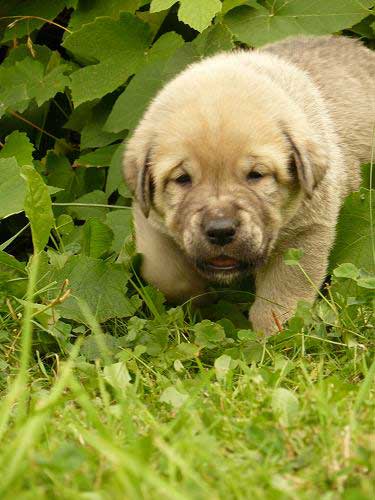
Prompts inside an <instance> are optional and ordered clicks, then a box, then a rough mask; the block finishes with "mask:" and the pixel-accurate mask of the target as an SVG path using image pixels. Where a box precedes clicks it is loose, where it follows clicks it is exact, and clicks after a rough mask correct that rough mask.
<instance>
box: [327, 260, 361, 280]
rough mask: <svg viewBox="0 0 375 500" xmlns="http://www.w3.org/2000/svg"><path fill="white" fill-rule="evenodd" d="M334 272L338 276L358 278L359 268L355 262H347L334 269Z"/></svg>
mask: <svg viewBox="0 0 375 500" xmlns="http://www.w3.org/2000/svg"><path fill="white" fill-rule="evenodd" d="M333 274H334V275H335V276H337V277H338V278H349V279H352V280H356V279H357V278H358V275H359V269H358V267H357V266H355V265H354V264H351V263H350V262H347V263H345V264H340V265H339V266H338V267H336V269H334V271H333Z"/></svg>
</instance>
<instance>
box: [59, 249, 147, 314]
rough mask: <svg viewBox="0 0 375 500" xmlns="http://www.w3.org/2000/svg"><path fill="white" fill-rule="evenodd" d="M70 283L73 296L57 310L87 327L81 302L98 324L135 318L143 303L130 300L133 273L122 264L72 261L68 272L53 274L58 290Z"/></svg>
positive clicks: (87, 259)
mask: <svg viewBox="0 0 375 500" xmlns="http://www.w3.org/2000/svg"><path fill="white" fill-rule="evenodd" d="M64 279H68V280H69V288H70V289H71V296H70V297H69V298H68V299H67V300H66V301H65V302H63V303H62V304H60V305H59V306H58V307H57V309H58V311H59V313H60V314H61V315H62V317H64V318H67V319H73V320H75V321H78V322H80V323H85V322H86V319H85V315H84V314H82V311H81V309H80V307H79V304H78V302H77V299H80V300H83V301H84V302H86V304H87V305H88V307H89V308H90V310H91V312H92V313H93V314H94V315H95V317H96V319H97V321H99V322H100V323H102V322H103V321H106V320H108V319H109V318H123V317H129V316H133V315H134V313H135V312H136V310H137V308H138V307H139V301H137V300H135V299H133V298H130V299H129V298H128V297H127V296H126V287H125V285H126V283H127V281H128V279H129V273H128V272H127V271H126V269H125V267H124V266H123V265H121V264H110V263H107V262H104V261H102V260H100V259H93V258H92V257H86V256H73V257H70V258H69V259H68V260H67V262H66V264H65V266H64V268H63V269H61V270H56V271H55V272H54V273H52V276H51V280H55V281H57V283H58V286H60V284H61V283H62V282H63V281H64Z"/></svg>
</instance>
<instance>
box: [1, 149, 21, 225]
mask: <svg viewBox="0 0 375 500" xmlns="http://www.w3.org/2000/svg"><path fill="white" fill-rule="evenodd" d="M25 193H26V183H25V181H24V179H23V178H22V177H21V170H20V167H19V166H18V163H17V162H16V160H15V158H2V159H0V219H3V218H4V217H9V216H10V215H13V214H17V213H19V212H22V210H23V202H24V199H25Z"/></svg>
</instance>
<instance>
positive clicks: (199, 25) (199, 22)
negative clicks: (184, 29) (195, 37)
mask: <svg viewBox="0 0 375 500" xmlns="http://www.w3.org/2000/svg"><path fill="white" fill-rule="evenodd" d="M175 3H176V0H153V1H152V2H151V8H150V11H151V12H158V11H160V10H165V9H169V8H170V7H171V6H172V5H174V4H175ZM179 3H180V8H179V10H178V18H179V20H180V21H182V22H183V23H186V24H188V25H189V26H191V27H192V28H194V29H195V30H197V31H203V30H204V29H205V28H207V27H208V26H209V25H210V24H211V21H212V19H213V18H214V17H215V14H217V13H218V12H220V10H221V6H222V4H221V2H220V0H204V2H202V1H201V0H180V2H179Z"/></svg>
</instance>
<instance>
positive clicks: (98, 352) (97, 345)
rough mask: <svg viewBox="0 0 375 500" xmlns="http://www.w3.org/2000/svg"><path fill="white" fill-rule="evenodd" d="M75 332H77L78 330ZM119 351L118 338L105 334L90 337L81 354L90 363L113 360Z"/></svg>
mask: <svg viewBox="0 0 375 500" xmlns="http://www.w3.org/2000/svg"><path fill="white" fill-rule="evenodd" d="M74 331H77V329H75V330H74ZM118 351H119V345H118V340H117V338H116V337H113V336H112V335H109V334H105V333H97V334H96V335H92V334H91V335H88V336H87V337H86V338H85V339H84V341H83V343H82V347H81V353H82V354H83V356H84V357H85V358H86V359H87V360H88V361H95V360H97V359H104V360H105V359H107V358H112V357H113V356H114V355H115V354H116V353H117V352H118Z"/></svg>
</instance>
